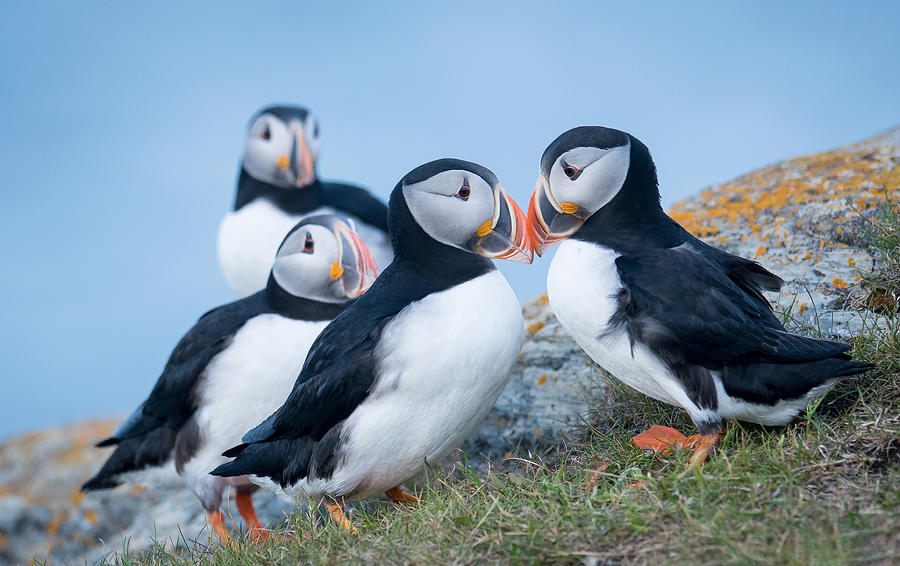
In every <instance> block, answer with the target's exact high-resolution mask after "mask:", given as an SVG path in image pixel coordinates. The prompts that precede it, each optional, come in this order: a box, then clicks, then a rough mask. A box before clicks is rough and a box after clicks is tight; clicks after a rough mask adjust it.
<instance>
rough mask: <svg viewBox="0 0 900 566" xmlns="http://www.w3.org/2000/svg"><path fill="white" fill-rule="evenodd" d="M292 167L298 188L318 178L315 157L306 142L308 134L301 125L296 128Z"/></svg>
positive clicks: (292, 148)
mask: <svg viewBox="0 0 900 566" xmlns="http://www.w3.org/2000/svg"><path fill="white" fill-rule="evenodd" d="M279 165H280V164H279ZM290 168H291V172H292V173H293V174H294V179H295V181H294V182H295V183H296V185H297V187H298V188H302V187H305V186H307V185H311V184H312V183H313V181H315V180H316V168H315V159H314V158H313V155H312V152H310V151H309V144H308V143H306V134H304V133H303V129H302V128H300V127H299V126H298V127H296V128H295V132H294V142H293V144H291V158H290Z"/></svg>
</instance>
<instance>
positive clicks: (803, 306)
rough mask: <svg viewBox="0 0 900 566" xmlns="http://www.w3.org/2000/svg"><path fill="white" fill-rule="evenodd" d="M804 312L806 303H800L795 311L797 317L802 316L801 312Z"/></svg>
mask: <svg viewBox="0 0 900 566" xmlns="http://www.w3.org/2000/svg"><path fill="white" fill-rule="evenodd" d="M805 310H806V303H800V308H799V309H797V316H803V311H805Z"/></svg>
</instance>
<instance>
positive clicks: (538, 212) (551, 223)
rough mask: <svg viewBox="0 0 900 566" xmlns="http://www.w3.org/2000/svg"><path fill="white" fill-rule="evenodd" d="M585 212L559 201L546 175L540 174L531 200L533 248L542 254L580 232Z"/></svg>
mask: <svg viewBox="0 0 900 566" xmlns="http://www.w3.org/2000/svg"><path fill="white" fill-rule="evenodd" d="M584 213H585V211H584V210H583V209H582V208H581V207H579V206H578V205H577V204H574V203H571V202H563V203H558V202H557V201H556V199H555V198H553V193H552V192H551V191H550V182H549V181H548V180H547V177H546V176H545V175H541V176H539V177H538V180H537V183H536V184H535V187H534V192H533V193H532V194H531V201H530V202H529V203H528V239H529V243H530V246H531V249H532V250H534V253H536V254H537V255H539V256H540V255H543V253H544V251H546V249H547V248H549V247H550V246H552V245H554V244H557V243H559V242H560V241H562V240H564V239H566V238H568V237H569V236H571V235H572V234H574V233H575V232H577V231H578V229H579V228H580V227H581V225H582V224H584V220H585V218H583V217H582V216H583V215H584Z"/></svg>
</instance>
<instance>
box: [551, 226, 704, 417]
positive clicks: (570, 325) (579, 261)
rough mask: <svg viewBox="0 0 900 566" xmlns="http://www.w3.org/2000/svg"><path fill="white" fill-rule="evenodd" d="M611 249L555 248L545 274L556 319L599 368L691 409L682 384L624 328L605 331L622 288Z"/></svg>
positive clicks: (575, 243)
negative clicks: (632, 340)
mask: <svg viewBox="0 0 900 566" xmlns="http://www.w3.org/2000/svg"><path fill="white" fill-rule="evenodd" d="M618 257H619V254H618V253H617V252H615V251H614V250H612V249H610V248H607V247H604V246H601V245H598V244H594V243H590V242H583V241H579V240H571V239H570V240H566V241H564V242H562V243H561V244H560V245H559V248H558V249H557V251H556V255H555V256H554V258H553V261H552V263H551V264H550V271H549V273H548V275H547V296H548V298H549V299H550V305H551V307H552V308H553V311H554V313H555V314H556V318H557V319H558V320H559V322H560V324H562V326H563V328H565V330H566V332H568V333H569V334H570V335H571V336H572V338H574V339H575V342H577V343H578V345H579V346H581V348H582V349H583V350H584V351H585V352H587V354H588V355H589V356H590V357H591V359H592V360H594V361H595V362H596V363H597V364H598V365H600V367H602V368H603V369H605V370H606V371H608V372H609V373H611V374H612V375H614V376H615V377H616V378H617V379H619V380H620V381H622V382H623V383H625V384H627V385H629V386H631V387H633V388H635V389H637V390H638V391H640V392H642V393H644V394H645V395H649V396H650V397H653V398H654V399H658V400H660V401H664V402H666V403H670V404H673V405H677V406H681V407H685V408H687V407H690V406H692V405H693V403H691V402H690V401H689V399H688V397H687V394H686V393H685V391H684V388H683V387H682V385H681V384H680V383H679V382H678V381H677V380H676V379H675V377H674V376H672V374H671V372H670V371H669V370H668V368H666V367H665V365H664V364H663V363H662V362H661V361H660V360H659V358H658V357H657V356H656V355H654V354H653V353H652V352H651V351H650V350H649V349H648V348H647V347H646V346H644V345H643V344H641V343H635V344H632V343H631V341H630V340H629V338H628V335H627V332H626V330H625V329H624V328H621V327H616V326H610V320H611V319H612V317H613V315H614V314H615V313H616V310H617V308H618V303H617V301H616V295H617V294H618V292H619V290H620V289H621V288H622V282H621V280H620V279H619V273H618V269H617V268H616V258H618Z"/></svg>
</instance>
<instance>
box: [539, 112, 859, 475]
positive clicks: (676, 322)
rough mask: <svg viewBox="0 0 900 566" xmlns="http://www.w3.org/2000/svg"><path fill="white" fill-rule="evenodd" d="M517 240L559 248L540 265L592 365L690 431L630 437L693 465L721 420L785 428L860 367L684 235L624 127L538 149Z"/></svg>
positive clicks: (762, 283) (583, 131) (760, 281)
mask: <svg viewBox="0 0 900 566" xmlns="http://www.w3.org/2000/svg"><path fill="white" fill-rule="evenodd" d="M528 226H529V240H530V243H531V247H532V249H533V251H534V252H535V253H537V254H538V255H541V254H542V253H544V252H545V251H546V250H547V249H548V248H549V247H550V246H553V245H554V244H556V243H559V244H560V245H559V248H558V249H557V250H556V254H555V256H554V257H553V260H552V262H551V264H550V269H549V272H548V275H547V295H548V298H549V300H550V305H551V307H552V309H553V311H554V313H555V314H556V317H557V319H558V320H559V322H560V324H561V325H562V326H563V328H564V329H565V330H566V331H567V332H568V333H569V334H570V335H571V336H572V337H573V338H574V339H575V341H576V342H577V343H578V344H579V345H580V346H581V348H582V349H584V351H585V352H586V353H587V354H588V355H589V356H590V357H591V359H593V360H594V361H595V362H596V363H597V364H598V365H600V366H601V367H603V368H604V369H605V370H607V371H608V372H609V373H611V374H612V375H613V376H615V377H616V378H617V379H619V380H620V381H622V382H623V383H625V384H627V385H629V386H631V387H633V388H634V389H637V390H638V391H640V392H641V393H644V394H645V395H649V396H650V397H653V398H654V399H657V400H659V401H663V402H665V403H669V404H671V405H675V406H678V407H682V408H683V409H684V410H686V411H687V413H688V415H689V416H690V418H691V420H692V421H693V423H694V425H695V426H696V427H697V431H698V433H699V434H697V435H692V436H691V437H690V438H689V437H686V436H685V435H684V434H682V433H681V432H679V431H677V430H674V429H672V428H670V427H662V426H659V425H654V426H653V427H651V428H650V429H649V430H648V431H645V432H644V433H641V434H639V435H638V436H636V437H634V439H633V441H634V443H635V444H637V445H638V446H639V447H641V448H644V449H649V450H655V451H660V452H665V451H668V450H669V449H670V448H671V447H672V446H673V445H674V446H681V447H684V448H688V449H693V450H694V452H693V454H692V456H691V459H690V462H689V463H690V464H694V465H699V464H702V463H703V462H704V461H705V460H706V459H707V458H708V457H709V454H710V452H711V451H712V450H713V449H714V448H715V447H716V446H717V445H718V443H719V439H720V436H721V432H722V429H723V421H724V420H726V419H736V420H741V421H748V422H753V423H758V424H761V425H770V426H776V425H784V424H787V423H789V422H790V421H791V420H792V419H793V418H794V417H795V416H796V415H797V413H798V412H799V411H800V410H801V409H803V408H804V407H806V405H807V404H808V403H809V402H810V401H811V400H813V399H815V398H817V397H820V396H822V395H824V394H825V393H826V392H827V391H828V390H829V388H830V387H831V386H832V385H833V384H834V383H835V382H836V381H837V380H838V379H840V378H842V377H846V376H851V375H855V374H858V373H862V372H864V371H866V370H868V369H870V368H871V367H872V366H871V365H870V364H866V363H861V362H858V361H853V360H852V359H850V356H849V355H848V354H847V351H848V350H849V349H850V346H849V345H847V344H843V343H839V342H832V341H827V340H816V339H813V338H807V337H804V336H799V335H796V334H791V333H789V332H788V331H787V330H786V329H785V328H784V326H783V325H782V324H781V323H780V322H779V321H778V319H777V318H776V316H775V315H774V313H773V311H772V305H771V304H770V303H769V302H768V301H767V300H766V298H765V297H764V295H763V291H778V290H779V289H780V288H781V285H782V283H783V281H782V280H781V279H780V278H779V277H778V276H776V275H774V274H772V273H771V272H769V271H768V270H767V269H765V268H764V267H762V266H761V265H760V264H758V263H756V262H754V261H751V260H748V259H744V258H742V257H738V256H735V255H732V254H729V253H727V252H724V251H722V250H719V249H717V248H714V247H712V246H710V245H708V244H706V243H704V242H702V241H700V240H699V239H697V238H695V237H694V236H693V235H691V234H690V233H689V232H688V231H687V230H685V229H684V228H682V227H681V226H680V225H679V224H678V223H676V222H675V221H674V220H672V219H671V218H670V217H669V216H667V215H666V213H665V212H664V211H663V209H662V207H661V206H660V195H659V189H658V183H657V177H656V167H655V165H654V163H653V159H652V158H651V157H650V151H649V150H648V149H647V146H645V145H644V144H643V143H641V142H640V141H639V140H638V139H637V138H635V137H634V136H632V135H630V134H628V133H626V132H623V131H619V130H614V129H611V128H604V127H600V126H582V127H577V128H574V129H571V130H569V131H567V132H565V133H563V134H562V135H560V136H559V137H558V138H556V139H555V140H554V141H553V142H552V143H551V144H550V145H549V146H548V147H547V149H546V150H545V151H544V153H543V156H542V157H541V162H540V175H539V176H538V180H537V183H536V186H535V189H534V192H533V193H532V196H531V201H530V203H529V207H528Z"/></svg>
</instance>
